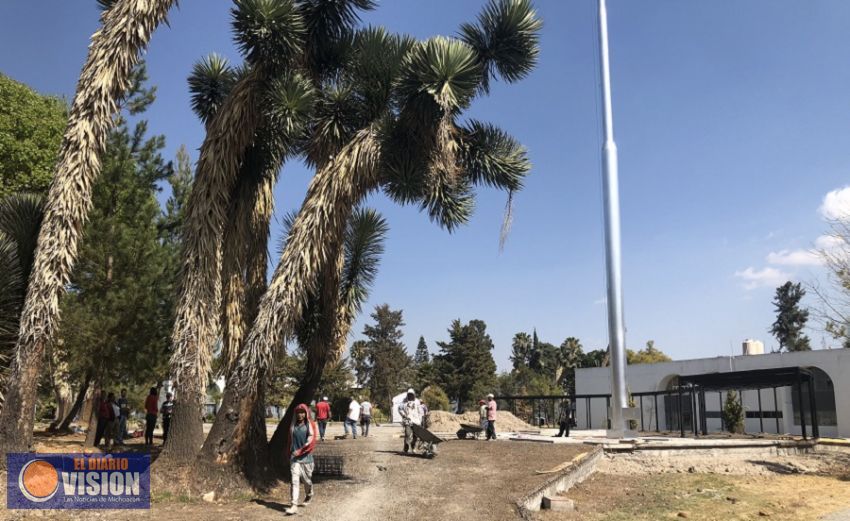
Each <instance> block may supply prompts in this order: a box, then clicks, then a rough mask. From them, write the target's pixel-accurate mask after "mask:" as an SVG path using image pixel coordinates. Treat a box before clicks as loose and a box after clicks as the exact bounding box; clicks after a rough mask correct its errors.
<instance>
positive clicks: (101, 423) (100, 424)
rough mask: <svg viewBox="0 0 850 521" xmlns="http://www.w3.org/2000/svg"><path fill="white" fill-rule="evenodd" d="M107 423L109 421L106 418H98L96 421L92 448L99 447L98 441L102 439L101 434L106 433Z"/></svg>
mask: <svg viewBox="0 0 850 521" xmlns="http://www.w3.org/2000/svg"><path fill="white" fill-rule="evenodd" d="M107 423H109V420H107V419H106V418H98V419H97V428H96V429H95V431H94V446H95V447H97V446H98V445H100V440H102V439H103V434H104V433H105V432H106V424H107Z"/></svg>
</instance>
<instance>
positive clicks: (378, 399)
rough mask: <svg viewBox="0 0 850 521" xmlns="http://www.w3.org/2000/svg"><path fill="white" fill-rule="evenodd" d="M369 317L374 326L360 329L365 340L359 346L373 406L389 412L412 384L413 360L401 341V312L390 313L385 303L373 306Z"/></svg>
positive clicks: (391, 311)
mask: <svg viewBox="0 0 850 521" xmlns="http://www.w3.org/2000/svg"><path fill="white" fill-rule="evenodd" d="M371 317H372V320H373V321H374V325H369V324H367V325H366V326H365V327H364V328H363V334H364V335H365V336H366V338H367V339H368V340H367V341H366V343H365V344H361V345H360V346H359V347H361V348H363V349H365V352H366V356H365V360H364V362H365V366H366V373H367V374H368V376H369V382H368V388H369V393H370V396H371V397H372V400H373V401H374V403H377V404H379V405H380V406H381V407H382V408H383V407H387V408H386V409H384V410H389V407H390V406H391V404H392V398H393V396H395V395H396V394H397V393H398V392H399V391H401V390H403V389H402V388H403V387H405V386H407V385H410V383H411V382H410V380H411V376H412V375H411V369H412V365H413V360H412V359H411V358H410V355H408V354H407V349H406V348H405V347H404V343H402V341H401V339H402V337H403V336H404V333H403V332H402V330H401V328H402V327H404V318H403V316H402V311H401V310H398V311H393V310H392V309H390V306H389V305H388V304H382V305H379V306H376V307H375V311H374V312H373V313H372V315H371ZM353 356H354V355H353V354H352V357H353ZM361 363H362V362H361ZM355 367H357V362H356V361H355ZM359 376H360V375H359V373H358V378H359Z"/></svg>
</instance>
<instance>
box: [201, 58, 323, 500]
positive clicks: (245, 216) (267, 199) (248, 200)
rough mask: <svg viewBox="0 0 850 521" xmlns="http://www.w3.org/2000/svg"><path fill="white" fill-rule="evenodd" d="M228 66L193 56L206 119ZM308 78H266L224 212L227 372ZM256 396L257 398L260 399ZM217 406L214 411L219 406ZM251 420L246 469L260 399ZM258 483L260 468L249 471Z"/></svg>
mask: <svg viewBox="0 0 850 521" xmlns="http://www.w3.org/2000/svg"><path fill="white" fill-rule="evenodd" d="M237 74H238V73H236V72H234V71H233V70H232V69H230V67H229V66H228V65H227V63H226V62H225V61H224V60H223V59H222V58H219V57H217V56H215V55H210V56H209V57H207V58H204V59H202V60H201V61H199V62H198V63H197V64H196V65H195V67H194V69H193V72H192V75H191V76H190V78H189V84H190V90H191V92H192V98H193V108H194V110H195V112H196V114H197V115H198V116H199V117H200V118H201V119H202V121H204V122H205V123H208V122H209V121H211V120H212V118H213V117H214V116H215V113H216V112H217V110H218V107H220V104H221V101H222V100H223V99H224V98H226V96H227V94H228V90H229V88H230V85H232V82H233V78H235V77H236V75H237ZM312 91H313V89H312V85H311V84H310V82H309V81H308V80H306V79H305V78H302V77H300V76H298V75H291V74H286V75H283V76H282V77H279V78H277V79H275V80H273V81H271V82H270V84H269V87H268V91H267V93H266V94H265V96H266V100H265V101H264V102H263V106H264V111H263V114H264V115H263V120H262V123H261V125H260V127H259V129H258V130H257V133H256V135H255V138H254V139H255V141H254V143H253V144H252V145H251V146H250V147H249V149H248V150H247V151H246V153H245V157H244V159H243V161H242V164H241V165H240V169H239V174H238V179H237V181H236V187H235V188H234V190H233V193H232V194H231V196H230V202H229V208H228V211H227V215H228V217H229V218H228V220H227V222H226V224H225V226H224V233H223V246H222V248H223V253H222V275H221V277H222V310H221V323H222V330H221V342H222V351H221V354H220V356H221V359H222V363H221V364H220V367H221V369H220V372H221V374H222V375H224V376H225V378H226V377H227V376H228V374H229V368H230V367H231V366H232V363H233V361H234V360H235V357H236V355H237V354H238V352H239V350H240V348H241V345H242V341H243V340H244V337H245V333H246V331H247V325H248V324H250V323H251V322H252V321H253V319H254V316H255V315H256V312H257V307H258V305H259V299H260V296H261V295H262V293H263V292H264V291H265V289H266V269H267V264H268V238H269V227H270V223H271V218H272V214H273V211H274V194H273V190H274V186H275V184H276V183H277V178H278V174H279V172H280V169H281V164H282V162H283V161H284V159H285V158H286V157H287V155H288V154H289V153H290V150H289V148H290V146H291V143H294V142H296V141H297V140H298V137H299V136H300V134H302V133H303V127H302V126H300V124H299V122H303V121H306V118H304V117H302V116H300V114H305V113H308V112H309V111H310V110H311V109H312V104H313V100H312ZM258 403H259V404H260V405H262V400H259V401H258ZM226 411H227V408H226V407H222V408H221V409H220V414H226ZM252 414H253V415H254V416H255V421H254V422H253V423H252V425H256V426H258V428H257V429H255V432H254V440H253V442H252V443H251V444H250V445H249V446H250V447H251V448H253V449H255V450H252V451H251V452H250V453H249V454H247V455H246V457H245V458H244V460H245V461H243V462H242V463H244V466H245V468H246V470H247V471H248V472H246V473H250V472H251V471H252V470H253V469H257V468H260V465H259V464H258V463H259V462H262V461H264V460H266V459H267V458H266V457H265V452H264V451H265V449H266V433H265V415H264V410H263V409H262V407H257V408H255V410H254V411H253V412H252ZM220 428H221V422H216V423H214V424H213V427H212V429H211V431H210V433H209V435H208V436H207V438H206V440H205V442H204V446H203V447H202V449H201V453H202V454H203V455H204V457H205V459H209V460H211V461H215V459H216V458H215V456H216V450H217V444H216V442H215V440H217V439H219V437H220V433H219V430H220ZM249 477H251V478H252V482H254V483H255V484H257V485H260V486H262V484H263V481H262V478H263V477H264V476H263V475H262V474H258V475H253V476H249Z"/></svg>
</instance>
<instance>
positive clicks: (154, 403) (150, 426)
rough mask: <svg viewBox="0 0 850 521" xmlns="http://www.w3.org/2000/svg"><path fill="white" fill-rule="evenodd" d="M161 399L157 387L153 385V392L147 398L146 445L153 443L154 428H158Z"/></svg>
mask: <svg viewBox="0 0 850 521" xmlns="http://www.w3.org/2000/svg"><path fill="white" fill-rule="evenodd" d="M158 401H159V399H158V398H157V395H156V387H151V392H150V394H148V397H147V398H145V446H146V447H150V446H151V445H153V430H154V429H155V428H156V415H157V413H158V412H159V406H158V405H159V404H158Z"/></svg>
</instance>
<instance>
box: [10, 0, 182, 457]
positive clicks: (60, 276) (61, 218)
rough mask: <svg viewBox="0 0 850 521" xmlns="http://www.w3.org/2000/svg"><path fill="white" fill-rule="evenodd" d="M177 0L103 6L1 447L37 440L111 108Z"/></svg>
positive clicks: (31, 290) (62, 160) (35, 277)
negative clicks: (42, 385)
mask: <svg viewBox="0 0 850 521" xmlns="http://www.w3.org/2000/svg"><path fill="white" fill-rule="evenodd" d="M174 1H175V0H121V1H118V2H115V4H114V5H113V6H112V7H110V8H109V9H108V10H107V11H105V12H104V13H103V15H102V17H101V20H102V27H101V29H100V30H98V31H97V32H96V33H94V35H93V36H92V41H91V45H90V46H89V54H88V57H87V58H86V63H85V65H84V66H83V70H82V73H81V75H80V80H79V83H78V84H77V94H76V96H75V97H74V103H73V105H72V106H71V111H70V114H69V117H68V127H67V129H66V130H65V136H64V138H63V140H62V146H61V149H60V151H59V161H58V163H57V166H56V172H55V173H54V176H53V182H52V183H51V185H50V192H49V194H48V198H47V201H46V211H45V217H44V222H43V224H42V226H41V231H40V233H39V237H38V248H37V252H36V256H35V262H34V267H33V271H32V274H31V277H30V281H29V286H28V291H27V298H26V302H25V304H24V309H23V312H22V314H21V325H20V333H19V337H18V342H17V345H16V346H15V357H14V360H13V361H12V367H11V376H10V378H11V380H13V381H15V382H16V385H14V386H10V387H9V389H8V390H7V393H6V397H5V406H4V407H3V411H2V414H0V452H10V451H23V450H28V449H29V448H30V446H31V444H32V429H33V421H34V411H35V396H36V387H37V384H38V376H39V372H40V369H41V365H42V358H43V354H44V349H45V346H46V345H47V343H48V342H49V341H50V340H51V338H52V337H53V335H54V333H55V331H56V329H57V326H58V323H59V297H60V295H61V293H62V291H63V289H64V287H65V284H67V283H68V281H69V278H70V275H71V271H72V268H73V264H74V261H75V259H76V256H77V244H78V242H79V239H80V234H81V232H82V229H83V224H84V222H85V220H86V217H87V214H88V210H89V207H90V206H91V195H92V185H93V184H94V180H95V178H96V177H97V176H98V174H99V173H100V162H99V157H100V154H101V152H102V151H103V148H104V146H105V142H106V135H107V132H108V130H109V128H110V127H111V126H112V123H113V121H112V115H113V114H114V113H115V111H116V109H117V104H118V100H119V99H120V98H121V97H122V96H123V95H124V93H125V91H126V90H127V88H128V87H129V85H130V82H129V78H130V73H131V71H132V69H133V66H134V65H136V63H137V62H138V59H139V53H140V51H142V50H143V49H144V48H145V46H146V45H147V43H148V40H149V39H150V36H151V34H152V33H153V31H154V29H156V27H157V26H158V25H159V24H160V23H161V22H162V21H164V20H165V17H166V15H167V13H168V10H169V9H170V8H171V6H172V4H174ZM5 460H6V459H5V458H3V457H2V455H0V466H5Z"/></svg>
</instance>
